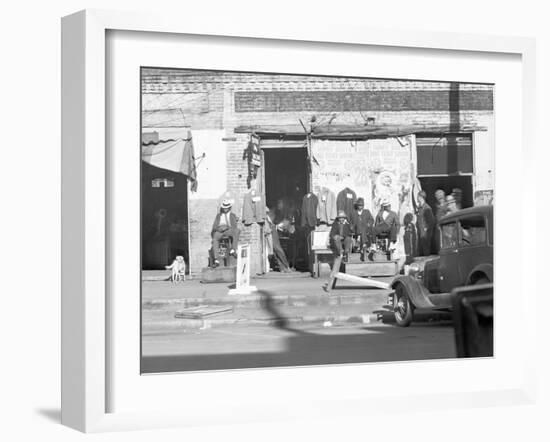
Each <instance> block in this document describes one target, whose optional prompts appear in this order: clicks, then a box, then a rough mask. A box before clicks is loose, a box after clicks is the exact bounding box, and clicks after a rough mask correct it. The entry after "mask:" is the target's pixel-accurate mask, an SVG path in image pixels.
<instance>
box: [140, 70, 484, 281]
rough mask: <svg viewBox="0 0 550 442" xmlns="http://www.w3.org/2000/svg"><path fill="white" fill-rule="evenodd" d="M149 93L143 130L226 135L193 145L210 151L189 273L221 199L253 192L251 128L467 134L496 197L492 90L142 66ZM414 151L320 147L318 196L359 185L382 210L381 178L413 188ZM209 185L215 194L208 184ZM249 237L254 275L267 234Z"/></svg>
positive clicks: (477, 181)
mask: <svg viewBox="0 0 550 442" xmlns="http://www.w3.org/2000/svg"><path fill="white" fill-rule="evenodd" d="M142 94H143V100H142V105H143V108H142V130H143V132H150V131H157V132H159V134H160V137H161V138H163V137H166V136H168V134H170V136H173V134H177V133H178V130H181V131H183V130H187V128H189V127H190V128H191V130H192V132H193V133H197V134H198V133H200V132H204V133H205V134H207V133H208V132H212V131H220V133H222V134H223V136H222V137H221V139H219V140H218V141H217V143H216V145H215V146H214V145H211V146H201V145H199V144H197V143H195V146H194V147H195V153H196V155H197V156H198V155H200V154H201V153H202V152H207V155H206V157H205V158H204V161H203V162H202V163H201V164H200V165H199V167H198V170H197V173H198V182H199V188H198V191H197V193H196V194H193V193H191V192H190V193H189V206H188V207H189V219H188V226H189V237H190V246H189V248H190V250H189V261H190V263H189V265H190V269H191V273H192V274H193V275H196V274H198V273H199V272H200V270H201V268H202V267H204V266H206V265H207V250H208V248H209V247H210V228H211V224H212V220H213V218H214V216H215V213H216V211H217V204H218V196H219V195H221V194H222V193H223V192H224V191H226V190H231V191H232V192H234V193H235V194H237V195H238V198H239V199H242V195H243V194H244V192H246V191H247V180H246V178H247V174H248V169H247V163H246V161H244V160H243V150H244V149H245V147H246V146H247V143H248V140H249V134H248V133H246V132H242V133H239V130H237V132H236V129H238V128H242V127H243V126H248V127H258V128H261V127H262V126H281V127H283V126H295V127H300V120H301V121H302V122H309V121H310V120H311V117H312V116H313V115H315V118H316V124H318V125H319V126H321V127H322V126H323V125H325V126H326V127H330V125H344V126H345V125H350V126H364V125H366V124H367V119H368V124H374V125H376V126H380V127H383V126H385V125H393V126H396V127H399V126H400V125H402V126H407V127H410V126H417V127H418V132H419V133H421V132H423V130H424V129H425V128H427V127H430V129H429V130H430V131H433V130H434V129H433V127H434V126H437V127H442V128H443V127H447V131H449V130H452V131H453V132H455V131H456V132H463V131H468V132H469V133H471V134H472V138H473V143H474V164H475V165H476V169H475V170H474V176H473V177H472V191H473V192H477V193H478V194H479V195H481V194H483V195H484V197H486V196H487V195H489V196H490V197H492V191H493V188H492V174H493V149H494V147H493V86H491V85H484V84H458V83H444V82H423V81H397V80H372V79H357V78H338V77H324V76H293V75H274V74H249V73H232V72H212V71H193V70H170V69H152V68H147V69H145V68H144V69H143V70H142ZM468 128H470V129H468ZM442 130H443V129H442ZM419 136H420V135H419ZM194 138H195V137H194ZM404 141H405V143H403V142H404ZM407 143H408V144H407ZM414 143H415V141H414V136H412V137H408V136H405V137H402V138H401V139H400V140H397V139H396V138H395V137H377V139H369V140H366V139H364V138H363V139H357V140H330V139H314V140H312V154H313V156H314V157H315V160H316V162H317V163H318V164H313V165H312V176H311V182H312V185H313V188H315V187H316V186H319V185H324V184H326V183H330V186H333V187H335V189H334V190H335V191H337V190H338V186H342V188H343V187H344V183H351V184H353V186H355V187H356V188H357V189H356V190H357V191H358V196H362V197H364V198H365V200H366V202H367V207H368V206H371V208H372V209H373V210H375V209H376V206H375V205H376V201H375V198H374V195H375V193H374V192H375V189H373V183H374V182H376V176H377V175H376V174H379V173H381V172H384V171H386V170H387V171H388V173H391V174H392V176H394V177H395V180H396V185H398V183H399V185H401V184H402V183H405V182H407V183H408V184H413V183H414V179H415V178H416V177H415V176H413V175H414V174H415V173H416V172H415V170H414V169H415V168H414V167H413V169H411V164H412V163H414V160H415V155H416V153H415V152H414V150H415V147H414ZM403 144H405V146H404V145H403ZM216 152H219V154H217V153H216ZM220 155H221V156H220ZM411 162H412V163H411ZM413 166H414V164H413ZM338 174H341V175H342V176H341V177H338ZM345 175H347V176H345ZM405 175H406V176H407V177H406V178H405ZM217 176H220V177H223V178H221V179H217V178H216V177H217ZM201 177H202V178H201ZM205 180H206V182H207V183H208V189H206V188H205V186H201V182H203V183H204V182H205ZM260 184H261V183H260ZM350 187H351V186H350ZM402 192H409V194H408V195H405V196H404V197H403V199H404V201H400V202H399V203H398V204H400V205H402V206H403V208H402V210H407V211H409V210H412V207H410V206H411V195H412V193H411V192H412V190H411V189H410V188H409V189H405V190H402ZM472 198H473V197H472ZM400 215H401V217H402V215H403V214H402V213H401V214H400ZM241 238H242V241H243V242H249V243H251V245H252V250H253V256H252V272H253V273H255V272H259V271H261V265H262V255H261V244H260V238H261V232H260V226H258V225H255V224H253V225H252V226H249V227H245V226H242V236H241Z"/></svg>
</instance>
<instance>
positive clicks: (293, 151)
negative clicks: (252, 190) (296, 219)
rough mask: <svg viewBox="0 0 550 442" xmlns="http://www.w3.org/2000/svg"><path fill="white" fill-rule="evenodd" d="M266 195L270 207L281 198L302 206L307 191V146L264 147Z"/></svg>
mask: <svg viewBox="0 0 550 442" xmlns="http://www.w3.org/2000/svg"><path fill="white" fill-rule="evenodd" d="M263 152H264V162H265V196H266V203H267V206H268V207H270V208H271V207H275V205H276V204H277V201H278V200H280V199H288V200H290V201H291V202H292V203H294V204H295V205H296V207H300V206H301V203H302V198H303V197H304V195H305V194H306V192H307V182H308V179H307V173H308V172H307V162H306V155H307V152H306V149H305V148H269V149H264V150H263Z"/></svg>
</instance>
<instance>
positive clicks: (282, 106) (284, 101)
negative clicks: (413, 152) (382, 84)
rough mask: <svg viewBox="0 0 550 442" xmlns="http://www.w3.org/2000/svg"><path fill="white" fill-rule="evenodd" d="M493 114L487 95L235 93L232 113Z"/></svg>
mask: <svg viewBox="0 0 550 442" xmlns="http://www.w3.org/2000/svg"><path fill="white" fill-rule="evenodd" d="M455 105H456V106H458V109H462V110H474V111H475V110H480V111H491V110H493V94H492V92H491V91H460V92H459V91H425V90H420V91H419V90H401V91H395V90H394V91H307V92H301V91H292V92H280V91H272V92H255V91H253V92H235V112H296V111H309V112H317V111H320V112H357V111H362V110H366V109H368V110H369V111H439V112H449V111H451V110H453V109H456V107H455Z"/></svg>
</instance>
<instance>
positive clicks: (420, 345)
mask: <svg viewBox="0 0 550 442" xmlns="http://www.w3.org/2000/svg"><path fill="white" fill-rule="evenodd" d="M260 295H261V306H262V308H263V309H265V310H266V311H267V312H268V313H269V314H270V315H271V316H272V317H273V318H274V319H276V321H274V322H273V323H272V324H273V325H274V327H276V328H277V329H279V330H284V331H287V332H289V333H290V335H289V336H281V337H280V339H282V340H284V343H285V346H284V347H285V349H284V350H283V351H279V352H255V353H252V352H243V353H237V352H236V353H231V354H209V355H200V354H199V355H166V356H146V357H143V358H142V360H141V361H142V367H141V368H142V373H163V372H176V371H197V370H227V369H242V368H266V367H290V366H307V365H327V364H346V363H365V362H389V361H408V360H426V359H443V358H445V359H447V358H454V357H456V353H455V346H454V337H453V336H454V335H453V329H452V328H449V327H445V326H442V327H440V329H438V330H436V329H435V327H434V329H433V330H434V332H431V331H430V332H428V333H427V332H426V331H425V330H424V329H422V328H420V327H414V326H411V327H409V328H407V329H403V328H398V327H376V326H374V327H363V328H361V329H360V331H359V332H356V333H353V334H352V333H346V334H343V333H342V334H338V333H337V334H326V333H312V332H309V331H306V330H301V329H297V328H295V327H292V325H291V324H290V322H289V321H288V319H287V318H285V317H284V316H283V315H282V314H281V313H280V312H279V310H278V309H277V308H276V306H275V303H274V300H273V296H272V294H271V293H269V292H266V291H261V292H260ZM434 325H435V324H434ZM331 331H332V330H331ZM251 336H253V332H251ZM411 340H415V345H411ZM390 344H391V345H390Z"/></svg>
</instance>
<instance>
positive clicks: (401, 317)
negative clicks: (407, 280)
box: [393, 283, 414, 327]
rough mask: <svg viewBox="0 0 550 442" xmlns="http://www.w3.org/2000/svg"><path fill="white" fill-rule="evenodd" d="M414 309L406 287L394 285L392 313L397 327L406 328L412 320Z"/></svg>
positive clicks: (399, 284)
mask: <svg viewBox="0 0 550 442" xmlns="http://www.w3.org/2000/svg"><path fill="white" fill-rule="evenodd" d="M413 310H414V307H413V305H412V303H411V300H410V297H409V293H408V290H407V287H405V285H404V284H401V283H397V284H396V285H395V295H394V301H393V311H394V316H395V322H396V323H397V325H398V326H399V327H408V326H409V325H411V322H412V320H413V313H414V312H413Z"/></svg>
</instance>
